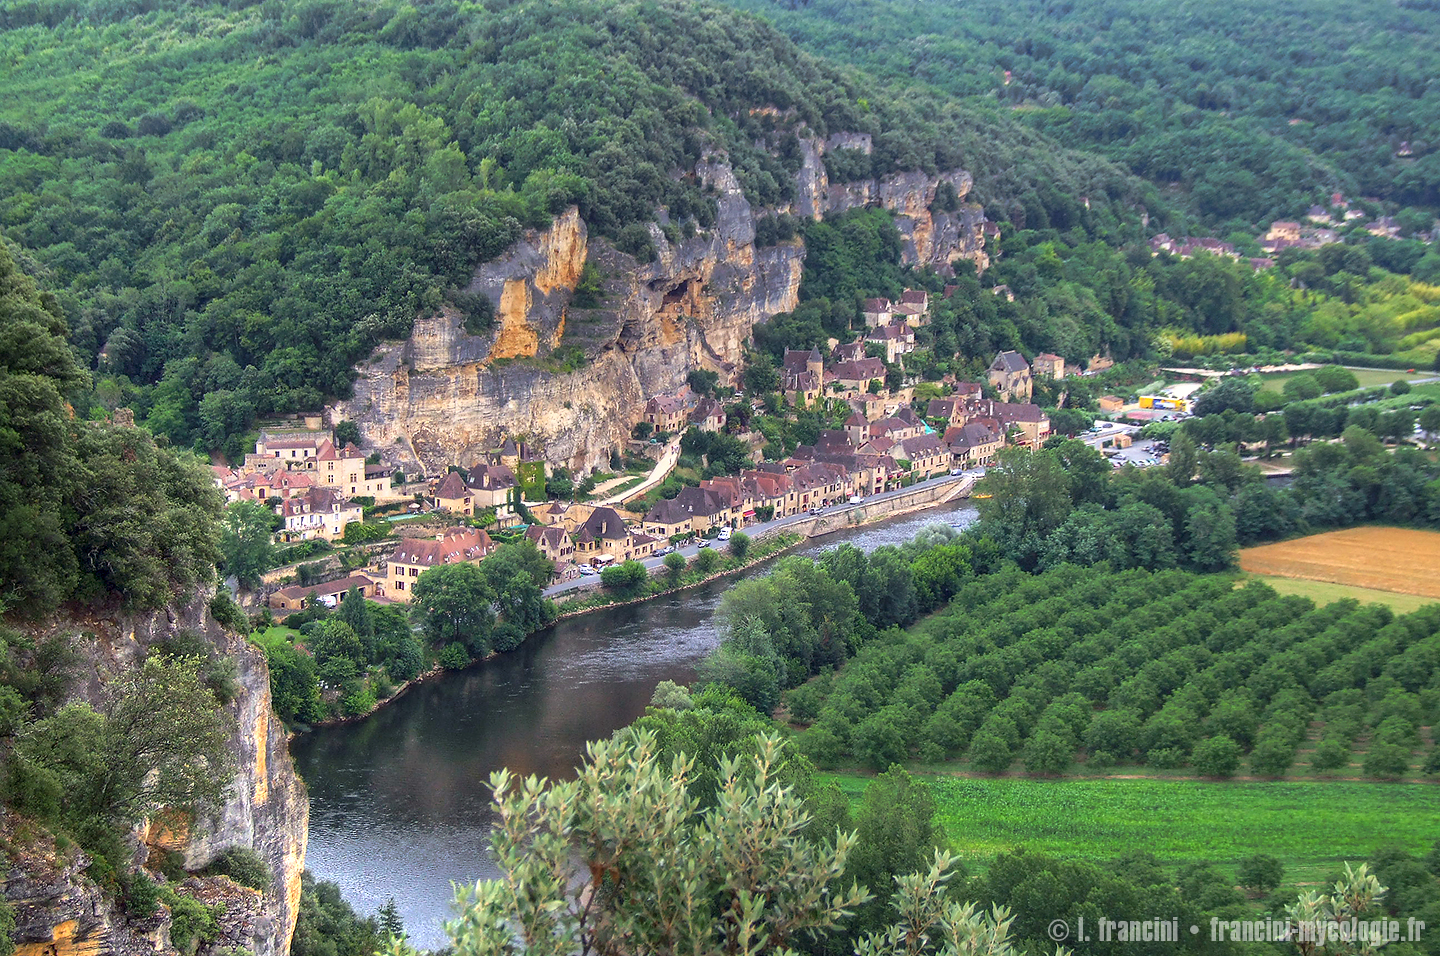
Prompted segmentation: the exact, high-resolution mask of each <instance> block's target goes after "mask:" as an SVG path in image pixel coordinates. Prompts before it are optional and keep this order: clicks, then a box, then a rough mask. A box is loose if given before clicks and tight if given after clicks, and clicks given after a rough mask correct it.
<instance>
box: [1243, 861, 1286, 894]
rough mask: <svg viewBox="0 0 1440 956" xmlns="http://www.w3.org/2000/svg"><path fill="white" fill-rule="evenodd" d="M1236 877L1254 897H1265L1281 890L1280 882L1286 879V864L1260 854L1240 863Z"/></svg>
mask: <svg viewBox="0 0 1440 956" xmlns="http://www.w3.org/2000/svg"><path fill="white" fill-rule="evenodd" d="M1236 876H1237V877H1238V878H1239V882H1240V885H1241V886H1243V887H1245V889H1247V890H1249V891H1250V892H1251V894H1252V895H1254V896H1264V895H1265V894H1266V893H1273V892H1274V891H1275V890H1276V889H1278V888H1279V886H1280V881H1281V880H1283V879H1284V878H1285V864H1283V863H1281V862H1280V861H1279V860H1277V859H1275V858H1274V857H1273V856H1266V855H1265V854H1263V853H1258V854H1256V855H1255V856H1248V857H1246V858H1245V859H1243V860H1241V861H1240V866H1239V867H1238V868H1237V870H1236Z"/></svg>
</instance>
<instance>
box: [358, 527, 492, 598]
mask: <svg viewBox="0 0 1440 956" xmlns="http://www.w3.org/2000/svg"><path fill="white" fill-rule="evenodd" d="M495 547H496V545H495V542H494V541H492V540H490V536H489V535H488V534H486V533H485V532H484V531H480V530H479V529H476V528H450V529H449V530H446V531H442V532H440V533H439V534H438V535H436V536H435V537H433V538H405V539H403V540H402V541H401V542H400V543H399V544H398V545H396V547H395V550H394V552H392V553H391V555H390V557H389V559H388V560H387V561H386V563H385V596H386V597H388V598H389V599H390V600H392V601H401V602H405V603H408V602H409V601H410V600H411V598H412V597H413V592H414V590H415V582H416V581H417V580H419V578H420V575H422V574H424V573H425V572H426V571H428V570H430V569H431V568H435V567H440V566H441V565H445V564H461V563H464V564H479V563H480V562H481V561H482V560H484V559H485V557H486V556H487V555H489V554H491V553H493V552H494V551H495Z"/></svg>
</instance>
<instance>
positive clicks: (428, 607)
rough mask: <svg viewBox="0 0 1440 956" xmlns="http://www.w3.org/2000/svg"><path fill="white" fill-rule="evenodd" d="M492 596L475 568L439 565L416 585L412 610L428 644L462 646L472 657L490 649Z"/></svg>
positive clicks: (418, 579) (470, 565) (479, 572)
mask: <svg viewBox="0 0 1440 956" xmlns="http://www.w3.org/2000/svg"><path fill="white" fill-rule="evenodd" d="M494 605H495V593H494V591H492V590H491V588H490V582H489V581H488V580H487V579H486V577H485V572H484V571H482V570H481V569H480V568H479V566H478V565H474V564H468V563H463V562H462V563H460V564H442V565H439V566H437V567H433V568H429V569H427V570H426V571H424V572H422V573H421V575H420V577H419V578H417V579H416V581H415V589H414V591H413V599H412V601H411V607H412V608H413V609H414V613H415V615H416V616H417V617H418V618H419V620H420V622H421V625H422V626H423V627H424V629H425V633H426V635H428V636H429V638H430V640H431V641H433V642H435V643H437V644H439V643H454V642H457V641H458V642H460V643H462V644H463V645H464V646H465V647H466V649H468V650H469V651H470V654H471V656H473V657H479V656H480V655H482V654H484V653H485V651H487V650H488V649H489V641H490V632H491V630H492V628H493V627H494V625H495V609H494Z"/></svg>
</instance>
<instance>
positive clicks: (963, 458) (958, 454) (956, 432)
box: [944, 422, 1005, 468]
mask: <svg viewBox="0 0 1440 956" xmlns="http://www.w3.org/2000/svg"><path fill="white" fill-rule="evenodd" d="M944 442H945V445H946V447H947V448H948V449H949V450H950V455H951V457H952V459H953V461H954V463H955V466H956V467H959V468H974V467H977V466H980V465H988V464H990V463H991V462H992V461H994V460H995V455H996V453H998V452H999V451H1000V448H1001V446H1002V445H1004V444H1005V435H1004V433H1003V432H1001V431H1000V430H999V429H997V428H994V427H992V426H990V425H989V424H987V423H985V422H969V423H967V424H964V425H956V426H954V427H952V428H947V429H946V430H945V438H944Z"/></svg>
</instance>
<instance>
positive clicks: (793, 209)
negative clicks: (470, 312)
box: [329, 134, 988, 472]
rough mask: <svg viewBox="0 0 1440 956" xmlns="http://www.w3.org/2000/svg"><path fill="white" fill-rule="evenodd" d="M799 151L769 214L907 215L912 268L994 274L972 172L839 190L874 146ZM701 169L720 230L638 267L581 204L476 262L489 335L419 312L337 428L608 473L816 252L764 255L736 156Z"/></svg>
mask: <svg viewBox="0 0 1440 956" xmlns="http://www.w3.org/2000/svg"><path fill="white" fill-rule="evenodd" d="M800 145H801V152H802V166H801V169H800V171H799V172H798V173H797V176H796V180H797V181H796V185H797V193H796V195H797V198H796V201H795V202H794V203H793V204H791V205H790V206H789V207H787V208H785V209H782V210H774V212H790V213H792V214H795V215H799V216H805V217H810V218H820V217H822V216H824V215H826V214H828V213H832V212H843V211H845V210H847V209H852V208H855V207H857V206H864V205H879V206H883V207H885V208H887V209H890V210H893V211H894V212H895V215H896V224H897V226H898V227H899V229H900V233H901V236H902V238H903V241H904V254H905V259H906V261H907V262H909V263H911V264H914V265H928V266H931V267H932V268H934V269H936V270H937V271H939V272H941V273H945V272H947V271H948V270H950V269H951V268H952V266H953V263H954V262H955V261H957V260H958V259H962V258H964V259H969V260H971V261H973V262H975V263H976V265H977V267H979V268H981V269H983V268H985V267H986V266H987V265H988V259H987V257H986V254H985V249H984V238H983V233H982V230H981V225H982V223H983V222H984V213H983V211H982V210H981V209H980V207H979V206H976V205H968V204H964V203H963V199H964V197H965V196H966V195H967V194H968V193H969V190H970V185H971V177H970V174H969V173H967V172H965V171H963V170H955V171H951V172H947V173H944V174H942V175H940V176H938V177H937V176H927V175H926V174H924V173H902V174H896V175H893V176H887V177H884V178H881V179H874V180H866V181H861V182H856V183H845V184H833V183H830V182H829V179H828V177H827V175H826V172H825V164H824V154H825V152H826V151H827V150H828V149H862V150H864V151H866V152H868V151H869V147H870V142H869V137H868V136H864V135H862V134H837V135H836V136H832V137H831V138H830V139H829V140H828V141H821V140H818V139H815V138H813V137H811V138H802V139H801V141H800ZM694 175H695V176H697V177H698V178H699V179H700V180H701V181H702V182H703V183H704V184H706V186H707V187H709V189H710V190H711V192H712V194H713V195H714V196H715V199H716V204H717V212H718V215H717V218H716V222H715V224H714V225H713V227H711V228H709V229H706V230H704V231H702V232H700V233H699V234H697V235H693V236H689V237H685V238H678V239H676V240H675V241H673V242H672V241H671V240H670V239H668V238H667V236H666V233H665V231H664V230H662V229H661V228H660V227H659V226H651V236H652V239H653V241H654V244H655V247H656V250H657V256H656V258H655V260H654V261H652V262H649V263H639V262H637V261H636V260H635V259H633V258H632V257H630V256H627V255H624V254H622V253H620V252H618V251H617V250H615V249H614V248H612V247H611V246H610V245H609V244H608V243H605V242H599V241H595V242H592V241H590V238H589V236H588V235H587V232H586V228H585V223H584V222H583V221H582V220H581V219H580V216H579V213H578V212H577V211H576V210H574V209H571V210H569V211H568V212H566V213H565V214H563V215H562V216H560V217H559V218H557V219H556V220H555V221H554V222H553V223H552V224H551V226H550V227H549V228H548V229H546V230H540V231H530V232H527V233H526V234H525V235H524V236H523V237H522V238H521V240H520V241H519V242H518V243H516V244H515V246H513V247H512V248H511V249H510V250H508V251H507V253H506V254H505V255H504V256H502V257H500V258H499V259H496V260H494V261H491V262H487V263H484V264H482V265H481V266H479V267H478V268H477V269H476V271H475V273H474V277H473V279H472V281H471V283H470V287H469V289H470V291H471V292H475V293H480V294H483V295H485V296H486V297H488V298H489V299H490V301H491V303H492V304H493V305H494V310H495V321H494V325H493V328H492V329H491V330H490V331H489V332H487V333H486V334H483V335H471V334H469V333H468V332H466V330H465V328H464V323H463V320H462V317H461V316H460V315H459V314H458V313H456V312H454V311H453V310H449V309H442V310H441V311H439V312H436V313H434V314H432V315H426V316H421V317H420V318H418V319H417V320H416V322H415V326H414V330H413V332H412V333H411V335H410V337H409V338H408V339H407V340H406V341H405V342H403V343H395V344H391V345H387V346H382V347H381V348H380V349H379V350H377V352H376V354H375V355H373V356H372V357H371V359H370V361H369V362H367V363H366V364H364V365H362V366H361V368H360V371H359V378H358V379H357V381H356V383H355V391H354V395H353V397H352V398H350V399H349V400H347V401H344V402H342V403H340V404H338V405H337V406H335V407H334V408H332V409H330V410H329V414H330V417H331V419H332V420H336V421H338V420H341V419H349V420H352V421H355V422H357V423H358V424H359V425H360V427H361V429H362V431H363V432H364V434H365V437H366V439H367V440H368V441H369V442H371V443H372V444H373V445H374V446H375V447H377V448H379V449H380V450H381V452H382V454H384V455H385V456H386V457H387V458H389V459H391V460H392V461H394V462H395V463H397V464H400V465H401V466H402V467H405V468H407V469H410V470H413V469H415V468H417V467H419V468H421V469H423V470H425V471H429V472H435V471H439V470H442V469H443V467H444V466H445V465H446V464H456V463H461V464H466V465H468V464H470V463H472V462H473V461H474V460H475V459H476V458H478V457H479V456H480V455H481V454H483V453H484V452H485V451H487V450H488V449H490V448H493V447H495V446H496V444H498V442H499V441H500V440H501V439H502V438H503V437H504V436H506V435H511V436H524V437H526V438H528V439H529V441H530V442H531V443H532V444H533V445H536V446H538V447H540V448H543V449H544V452H545V455H546V457H547V458H548V459H549V460H550V461H551V462H552V463H553V464H557V465H565V466H568V467H570V468H572V469H574V470H577V471H587V470H590V469H594V468H599V467H604V466H606V465H607V464H608V461H609V457H610V452H611V450H612V449H614V448H618V447H620V446H621V445H622V444H623V442H624V441H625V440H626V438H627V437H628V436H629V433H630V429H631V427H632V426H633V425H634V423H635V422H636V421H638V420H639V419H640V417H641V414H642V412H643V408H644V404H645V401H646V400H647V399H648V398H650V397H651V396H653V395H656V394H660V393H664V392H670V391H673V390H674V389H676V388H677V387H678V386H679V385H680V384H681V383H682V382H683V381H684V380H685V376H686V375H687V373H688V372H690V371H691V370H692V369H696V368H703V369H711V370H715V371H717V372H720V373H721V375H722V377H724V378H729V377H731V376H732V375H733V373H734V371H735V367H736V365H737V364H738V363H739V362H740V360H741V358H742V355H743V351H744V345H745V342H746V340H747V339H748V338H749V337H750V333H751V329H752V328H753V327H754V326H755V325H756V324H757V323H759V322H764V321H766V320H768V319H769V318H770V317H771V316H773V315H775V314H777V313H779V312H787V311H790V310H791V309H793V308H794V307H795V305H796V303H797V302H798V297H799V289H800V274H801V269H802V265H803V261H804V256H805V248H804V245H803V243H801V242H800V241H799V240H795V241H791V242H787V243H781V244H779V245H773V246H767V247H763V248H761V247H757V246H756V245H755V222H756V217H757V211H756V210H755V209H752V208H751V206H750V204H749V203H748V202H747V201H746V199H745V197H744V195H743V194H742V192H741V190H740V186H739V183H738V182H737V181H736V179H735V176H734V174H733V173H732V171H731V169H730V167H729V166H728V165H726V164H725V162H724V161H723V158H721V159H718V160H715V161H707V162H703V163H701V164H699V165H698V166H697V167H696V169H695V170H694ZM941 183H948V184H949V185H950V186H952V187H953V188H954V191H955V194H956V196H957V198H958V199H960V200H962V202H961V204H960V207H959V208H958V209H957V210H956V211H954V212H934V213H932V212H931V210H930V207H931V206H932V205H934V200H935V194H936V189H937V188H938V187H939V186H940V184H941ZM769 212H771V211H769V210H761V211H760V213H761V214H768V213H769ZM672 235H673V231H672ZM587 259H588V260H589V261H591V262H593V263H595V264H596V265H597V266H598V267H599V268H600V270H601V272H602V273H603V275H604V278H605V282H604V286H605V296H604V300H603V302H602V303H601V304H600V305H599V307H597V308H585V309H582V308H577V307H575V305H574V303H573V295H572V293H573V292H574V290H575V288H576V284H577V283H578V282H579V280H580V277H581V270H582V268H583V266H584V264H585V262H586V261H587Z"/></svg>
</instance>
